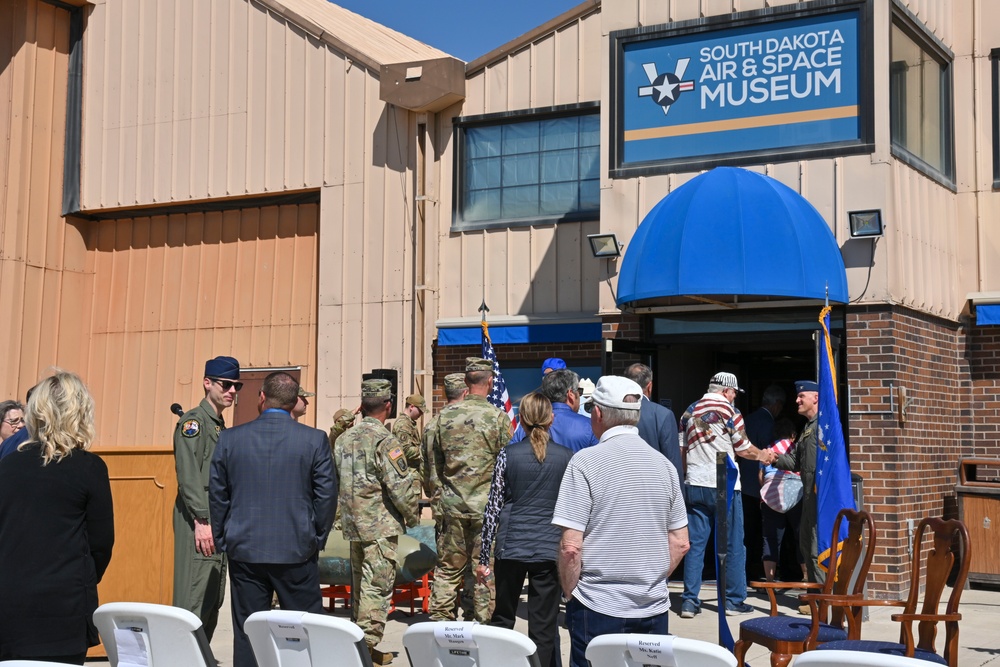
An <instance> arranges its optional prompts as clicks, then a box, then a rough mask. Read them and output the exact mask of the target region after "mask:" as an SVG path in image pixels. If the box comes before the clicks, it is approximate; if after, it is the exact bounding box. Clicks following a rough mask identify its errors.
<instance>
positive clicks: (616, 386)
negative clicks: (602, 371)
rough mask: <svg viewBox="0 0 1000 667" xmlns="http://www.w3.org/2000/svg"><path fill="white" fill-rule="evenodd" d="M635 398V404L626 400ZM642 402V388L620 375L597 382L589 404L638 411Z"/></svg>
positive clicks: (607, 376) (608, 376) (605, 377)
mask: <svg viewBox="0 0 1000 667" xmlns="http://www.w3.org/2000/svg"><path fill="white" fill-rule="evenodd" d="M629 396H635V398H636V400H635V402H633V403H626V402H625V399H626V398H627V397H629ZM641 402H642V387H640V386H639V385H638V384H636V383H635V382H632V380H629V379H628V378H624V377H620V376H618V375H605V376H604V377H602V378H601V379H599V380H598V381H597V386H596V387H594V393H593V394H591V396H590V401H589V404H593V403H597V404H598V405H602V406H604V407H608V408H621V409H622V410H638V409H639V408H640V407H641V406H640V403H641Z"/></svg>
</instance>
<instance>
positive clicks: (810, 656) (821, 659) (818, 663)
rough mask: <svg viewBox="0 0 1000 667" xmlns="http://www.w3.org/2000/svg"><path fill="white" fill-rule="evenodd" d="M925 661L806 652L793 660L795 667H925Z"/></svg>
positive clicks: (845, 653)
mask: <svg viewBox="0 0 1000 667" xmlns="http://www.w3.org/2000/svg"><path fill="white" fill-rule="evenodd" d="M928 664H931V663H929V662H928V661H927V660H921V659H919V658H907V657H906V656H903V655H890V654H888V653H867V652H863V651H836V650H833V649H831V650H829V651H806V652H805V653H803V654H802V655H800V656H797V657H796V658H795V667H847V666H848V665H860V666H861V667H927V665H928Z"/></svg>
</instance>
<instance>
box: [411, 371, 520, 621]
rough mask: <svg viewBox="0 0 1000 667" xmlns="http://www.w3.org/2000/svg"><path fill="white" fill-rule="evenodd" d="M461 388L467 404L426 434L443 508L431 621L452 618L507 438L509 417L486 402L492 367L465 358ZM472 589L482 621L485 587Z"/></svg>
mask: <svg viewBox="0 0 1000 667" xmlns="http://www.w3.org/2000/svg"><path fill="white" fill-rule="evenodd" d="M465 384H466V385H467V386H468V388H469V393H468V395H467V396H466V397H465V400H463V401H461V402H460V403H455V404H454V405H449V406H447V407H446V408H444V409H443V410H441V414H439V415H438V422H437V425H436V427H435V428H434V429H433V430H429V431H428V438H430V454H431V457H432V458H433V459H434V461H433V465H432V466H431V470H430V474H431V486H432V488H440V490H441V499H440V506H441V509H442V520H441V523H440V525H441V529H440V530H439V532H438V543H437V553H438V565H437V568H435V570H434V587H433V590H432V592H431V603H430V615H431V619H432V620H435V621H450V620H455V601H456V597H457V594H458V588H459V586H460V585H461V584H462V579H463V578H464V576H465V574H466V572H470V571H471V570H472V568H473V567H474V565H475V563H476V562H478V560H479V550H480V547H481V546H482V542H481V538H482V528H483V511H484V510H485V509H486V498H487V496H488V495H489V490H490V481H491V479H492V477H493V468H494V467H495V466H496V459H497V454H499V453H500V450H501V449H503V447H504V445H506V444H507V442H508V441H509V440H510V419H509V418H508V417H507V415H506V414H505V413H504V412H503V411H502V410H500V409H498V408H497V407H495V406H493V405H490V403H489V402H488V401H487V400H486V397H487V395H489V393H490V391H492V389H493V364H492V363H491V362H489V361H487V360H486V359H477V358H475V357H470V358H468V359H466V365H465ZM475 591H476V592H475V620H476V621H478V622H480V623H486V622H488V621H489V618H490V614H489V607H490V593H489V588H488V587H487V586H484V585H480V584H477V585H476V587H475Z"/></svg>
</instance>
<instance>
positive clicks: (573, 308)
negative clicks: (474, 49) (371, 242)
mask: <svg viewBox="0 0 1000 667" xmlns="http://www.w3.org/2000/svg"><path fill="white" fill-rule="evenodd" d="M600 30H601V23H600V13H599V12H597V11H595V12H592V13H589V14H587V15H585V16H582V17H580V18H577V19H575V20H573V21H571V22H570V23H568V24H567V25H564V26H562V27H560V28H559V29H557V30H552V31H549V32H547V33H544V34H541V35H539V36H537V37H536V38H534V39H533V40H532V41H531V43H530V44H526V45H524V46H523V47H521V48H518V49H516V50H514V51H512V52H511V53H509V54H508V55H507V56H506V57H504V58H503V59H500V60H497V61H495V62H492V63H490V64H489V65H487V66H486V67H484V68H482V69H480V70H478V71H477V72H476V73H475V74H473V75H472V76H471V78H469V79H468V80H467V81H466V99H465V103H464V104H463V105H462V106H461V108H458V109H455V110H454V111H453V113H454V114H455V115H461V116H470V115H478V114H484V113H497V112H503V111H510V110H515V109H529V108H538V107H548V106H553V105H558V104H575V103H579V102H590V101H595V100H597V99H599V98H600V88H601V81H600V79H601V77H600V76H596V75H595V74H594V73H595V72H599V71H600V68H601V58H602V55H601V54H602V53H603V51H602V47H601V41H602V40H601V35H600ZM585 67H591V68H592V69H590V70H589V72H586V71H585ZM443 115H444V117H445V120H444V121H443V125H442V133H443V134H444V135H445V136H450V134H451V132H452V127H451V124H450V120H449V118H450V117H449V116H448V115H447V114H443ZM454 160H455V154H454V146H453V144H452V143H451V142H449V143H448V144H447V146H446V148H445V151H444V155H443V156H442V158H441V164H442V165H443V166H442V171H443V172H444V175H443V177H442V180H443V181H446V182H450V181H451V175H450V170H451V169H452V165H453V164H454ZM441 194H442V196H441V217H440V222H439V224H440V229H439V234H438V239H439V242H440V247H439V249H438V252H439V253H440V256H439V261H438V263H437V264H438V266H437V271H438V280H437V282H438V285H439V286H440V293H439V301H438V303H439V309H438V310H439V312H438V313H437V317H439V318H455V317H469V318H475V317H477V316H478V308H479V306H480V304H481V303H482V301H483V299H484V298H485V299H486V303H487V304H488V305H489V307H490V308H491V315H493V316H497V315H507V314H511V315H532V314H553V313H559V312H563V313H570V312H571V313H574V314H578V313H580V312H581V311H584V312H596V310H597V305H598V292H597V271H598V270H599V268H598V267H595V266H593V265H594V264H597V262H596V261H595V260H593V258H592V257H591V256H590V250H589V246H587V242H586V238H585V237H586V234H588V233H596V232H597V231H598V230H599V223H598V222H597V221H593V222H587V223H567V224H563V225H555V226H553V225H546V226H538V227H512V228H510V229H497V230H488V231H485V232H483V231H479V232H466V233H461V234H452V233H450V227H451V216H452V207H451V201H452V193H451V192H450V190H449V191H445V190H442V193H441ZM585 246H587V247H585Z"/></svg>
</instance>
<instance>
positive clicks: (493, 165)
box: [455, 105, 600, 229]
mask: <svg viewBox="0 0 1000 667" xmlns="http://www.w3.org/2000/svg"><path fill="white" fill-rule="evenodd" d="M581 106H582V105H581ZM591 107H592V108H591ZM585 108H587V111H586V112H585V113H582V114H581V113H580V112H579V107H574V109H573V110H572V113H566V112H565V111H563V112H561V113H559V112H555V113H553V112H551V111H550V112H549V113H548V114H538V113H534V114H532V115H530V116H528V117H527V118H525V116H526V115H527V114H518V115H516V116H510V115H500V116H497V115H491V116H490V117H483V119H485V120H483V119H479V120H477V119H464V120H460V121H459V122H458V155H459V157H458V160H459V164H458V187H457V188H456V193H457V202H456V207H455V227H457V228H460V229H475V228H482V227H489V226H499V225H506V226H509V225H517V224H538V223H550V222H559V221H568V220H585V219H594V218H596V217H597V215H598V213H599V211H600V116H599V115H598V113H597V108H596V105H586V106H585Z"/></svg>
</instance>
